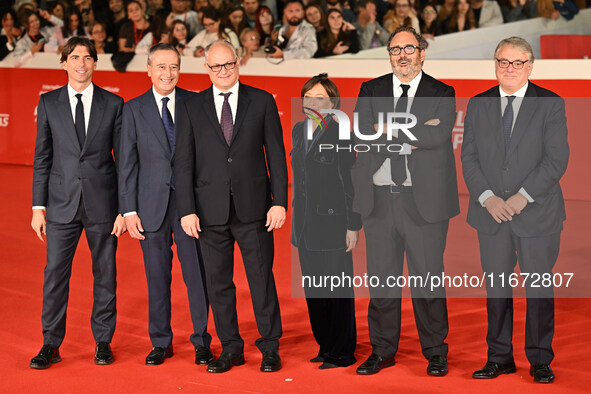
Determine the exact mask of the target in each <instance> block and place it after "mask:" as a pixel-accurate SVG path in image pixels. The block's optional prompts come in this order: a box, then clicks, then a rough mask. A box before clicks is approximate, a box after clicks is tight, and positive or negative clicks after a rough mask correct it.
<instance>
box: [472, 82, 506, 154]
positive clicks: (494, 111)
mask: <svg viewBox="0 0 591 394" xmlns="http://www.w3.org/2000/svg"><path fill="white" fill-rule="evenodd" d="M477 100H483V101H484V104H485V107H486V111H485V114H486V116H487V117H488V122H487V123H486V124H489V125H490V130H492V132H493V136H492V137H493V140H494V141H495V143H496V144H497V147H498V148H499V151H500V152H505V137H504V132H503V122H502V120H503V113H502V112H501V94H500V92H499V87H498V85H497V86H496V87H495V88H493V89H492V90H491V92H490V95H489V96H488V97H482V98H477ZM487 129H488V128H487Z"/></svg>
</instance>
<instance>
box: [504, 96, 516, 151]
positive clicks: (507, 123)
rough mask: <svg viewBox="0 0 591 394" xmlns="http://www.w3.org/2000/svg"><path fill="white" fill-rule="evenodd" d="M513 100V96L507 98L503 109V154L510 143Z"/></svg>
mask: <svg viewBox="0 0 591 394" xmlns="http://www.w3.org/2000/svg"><path fill="white" fill-rule="evenodd" d="M513 100H515V96H507V107H505V112H504V113H503V135H504V137H505V154H506V153H507V151H508V150H509V142H511V129H512V128H513Z"/></svg>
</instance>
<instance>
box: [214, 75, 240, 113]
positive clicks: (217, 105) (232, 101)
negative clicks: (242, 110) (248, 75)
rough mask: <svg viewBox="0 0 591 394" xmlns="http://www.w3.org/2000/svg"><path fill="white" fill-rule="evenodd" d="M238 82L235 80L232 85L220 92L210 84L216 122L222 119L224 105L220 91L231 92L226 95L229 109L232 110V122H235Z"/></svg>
mask: <svg viewBox="0 0 591 394" xmlns="http://www.w3.org/2000/svg"><path fill="white" fill-rule="evenodd" d="M239 85H240V82H236V84H235V85H234V86H232V87H231V88H230V89H229V90H227V91H225V92H222V91H221V90H219V89H218V88H216V87H215V85H212V88H213V102H214V104H215V113H216V115H217V117H218V122H221V120H222V106H223V105H224V96H220V93H228V92H230V93H232V94H231V95H230V97H228V103H229V104H230V109H231V110H232V123H236V110H237V109H238V87H239Z"/></svg>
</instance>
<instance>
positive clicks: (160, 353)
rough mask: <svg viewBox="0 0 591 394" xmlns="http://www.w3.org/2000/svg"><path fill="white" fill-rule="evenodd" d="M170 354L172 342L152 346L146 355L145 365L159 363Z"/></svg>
mask: <svg viewBox="0 0 591 394" xmlns="http://www.w3.org/2000/svg"><path fill="white" fill-rule="evenodd" d="M172 355H173V353H172V344H170V345H169V346H168V347H158V346H156V347H153V348H152V351H151V352H150V354H148V357H146V365H160V364H162V363H163V362H164V359H165V358H170V357H172Z"/></svg>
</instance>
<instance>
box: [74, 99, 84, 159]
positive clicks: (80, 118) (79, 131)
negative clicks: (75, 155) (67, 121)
mask: <svg viewBox="0 0 591 394" xmlns="http://www.w3.org/2000/svg"><path fill="white" fill-rule="evenodd" d="M76 98H77V99H78V104H76V118H75V119H74V126H75V127H76V135H77V136H78V142H79V143H80V149H82V148H83V147H84V141H86V131H85V129H86V127H85V124H84V104H82V93H78V94H77V95H76Z"/></svg>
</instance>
